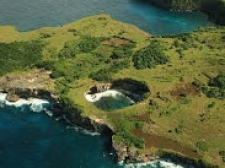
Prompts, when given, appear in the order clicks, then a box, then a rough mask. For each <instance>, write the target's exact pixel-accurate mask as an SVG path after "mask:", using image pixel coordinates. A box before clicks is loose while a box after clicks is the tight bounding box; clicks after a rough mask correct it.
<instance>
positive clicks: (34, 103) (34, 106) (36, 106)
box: [0, 93, 50, 112]
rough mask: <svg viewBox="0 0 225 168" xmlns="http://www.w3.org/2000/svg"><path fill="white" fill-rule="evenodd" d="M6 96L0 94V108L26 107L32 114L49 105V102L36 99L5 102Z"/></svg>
mask: <svg viewBox="0 0 225 168" xmlns="http://www.w3.org/2000/svg"><path fill="white" fill-rule="evenodd" d="M6 97H7V94H6V93H0V104H1V106H4V105H5V106H13V107H17V108H18V107H23V106H28V107H29V108H30V110H31V111H33V112H42V111H44V110H45V109H46V107H48V106H49V105H50V103H49V101H47V100H43V99H37V98H30V99H19V100H17V101H16V102H10V101H8V100H6Z"/></svg>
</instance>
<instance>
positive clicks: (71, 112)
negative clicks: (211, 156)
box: [5, 88, 217, 168]
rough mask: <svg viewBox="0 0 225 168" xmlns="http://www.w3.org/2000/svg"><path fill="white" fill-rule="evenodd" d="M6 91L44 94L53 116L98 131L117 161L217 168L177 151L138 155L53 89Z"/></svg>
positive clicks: (16, 94) (18, 94)
mask: <svg viewBox="0 0 225 168" xmlns="http://www.w3.org/2000/svg"><path fill="white" fill-rule="evenodd" d="M5 93H7V94H8V95H11V96H12V97H17V98H42V97H41V96H44V98H45V99H46V100H49V102H50V103H51V104H52V106H51V108H50V109H49V110H50V111H52V117H53V118H56V119H57V120H62V121H63V122H65V123H66V124H68V125H69V126H78V127H81V128H82V129H85V130H88V131H90V132H98V133H100V135H101V136H102V137H103V138H106V139H107V141H106V142H107V144H105V145H107V146H106V148H107V149H108V150H109V151H110V152H112V155H113V157H114V159H115V161H116V162H120V163H126V164H130V163H150V162H151V161H156V160H158V159H161V158H162V159H165V160H168V159H169V160H171V161H173V162H175V163H178V164H179V163H185V164H191V165H195V167H196V168H217V167H216V166H212V165H207V164H205V163H204V162H202V161H201V160H195V159H192V158H187V157H185V156H180V155H179V154H176V153H169V152H164V153H162V154H160V155H156V154H149V153H148V154H147V153H143V154H139V155H138V156H137V149H135V148H129V147H128V146H124V144H119V143H118V142H116V141H114V139H113V135H114V130H113V128H111V127H110V126H109V125H107V123H103V122H102V121H101V120H98V119H92V118H90V117H86V116H82V113H80V112H79V110H77V109H76V108H74V107H71V106H68V105H67V104H64V103H63V102H60V100H59V99H58V97H57V96H56V95H55V93H52V92H51V91H43V90H35V92H33V91H31V90H29V89H18V88H11V89H10V90H8V91H7V92H5ZM43 93H44V94H43ZM30 96H32V97H30ZM10 98H11V97H10V96H7V99H8V101H11V99H10Z"/></svg>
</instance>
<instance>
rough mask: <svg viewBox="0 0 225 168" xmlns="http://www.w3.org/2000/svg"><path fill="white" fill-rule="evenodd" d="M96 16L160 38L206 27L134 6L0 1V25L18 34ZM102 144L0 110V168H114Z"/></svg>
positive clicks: (195, 17)
mask: <svg viewBox="0 0 225 168" xmlns="http://www.w3.org/2000/svg"><path fill="white" fill-rule="evenodd" d="M100 13H106V14H109V15H111V16H112V17H113V18H114V19H117V20H120V21H123V22H127V23H131V24H134V25H136V26H138V27H140V28H141V29H143V30H145V31H147V32H149V33H151V34H160V35H164V34H178V33H182V32H189V31H192V30H195V29H197V28H198V27H199V26H208V25H212V23H210V22H208V21H207V17H206V16H205V15H203V14H201V13H191V12H175V11H166V10H162V9H158V8H156V7H153V6H151V5H150V4H148V3H143V2H141V1H138V0H111V1H109V0H0V25H13V26H15V27H16V28H17V29H18V30H19V31H28V30H33V29H36V28H40V27H47V26H61V25H63V24H66V23H69V22H73V21H76V20H78V19H80V18H82V17H85V16H89V15H93V14H100ZM0 33H1V32H0ZM103 144H104V140H103V139H102V138H101V137H100V136H91V135H89V134H84V133H82V132H79V131H75V130H74V129H68V128H67V126H66V125H65V124H63V123H61V122H56V121H55V120H54V119H53V118H50V117H49V116H47V115H46V114H45V113H35V112H32V111H30V110H29V109H26V108H25V109H23V110H22V109H21V108H15V107H2V108H0V168H114V167H119V166H118V164H117V163H115V162H113V159H112V158H111V157H110V153H109V151H107V150H106V149H105V148H104V145H103ZM164 165H165V164H164ZM131 167H132V166H131ZM147 167H151V168H154V167H155V168H169V167H170V165H167V166H162V165H161V166H160V164H152V165H151V166H147ZM175 167H176V168H178V167H179V166H178V167H177V166H174V165H173V166H171V167H170V168H175ZM179 168H180V167H179Z"/></svg>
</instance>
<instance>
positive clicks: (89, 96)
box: [85, 90, 134, 103]
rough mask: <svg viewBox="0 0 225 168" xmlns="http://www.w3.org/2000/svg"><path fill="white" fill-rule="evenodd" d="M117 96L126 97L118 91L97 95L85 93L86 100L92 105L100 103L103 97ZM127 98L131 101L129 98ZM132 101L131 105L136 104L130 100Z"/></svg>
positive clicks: (108, 91)
mask: <svg viewBox="0 0 225 168" xmlns="http://www.w3.org/2000/svg"><path fill="white" fill-rule="evenodd" d="M117 96H125V95H124V94H123V93H121V92H118V91H116V90H107V91H105V92H101V93H95V94H89V93H85V98H86V100H87V101H89V102H92V103H94V102H97V101H99V100H100V99H101V98H102V97H117ZM127 98H128V99H130V98H129V97H127ZM130 101H131V103H134V101H133V100H132V99H130Z"/></svg>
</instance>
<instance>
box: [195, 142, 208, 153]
mask: <svg viewBox="0 0 225 168" xmlns="http://www.w3.org/2000/svg"><path fill="white" fill-rule="evenodd" d="M195 146H196V147H197V148H198V149H199V150H201V151H203V152H206V151H208V144H207V143H206V142H205V141H198V142H196V144H195Z"/></svg>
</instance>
